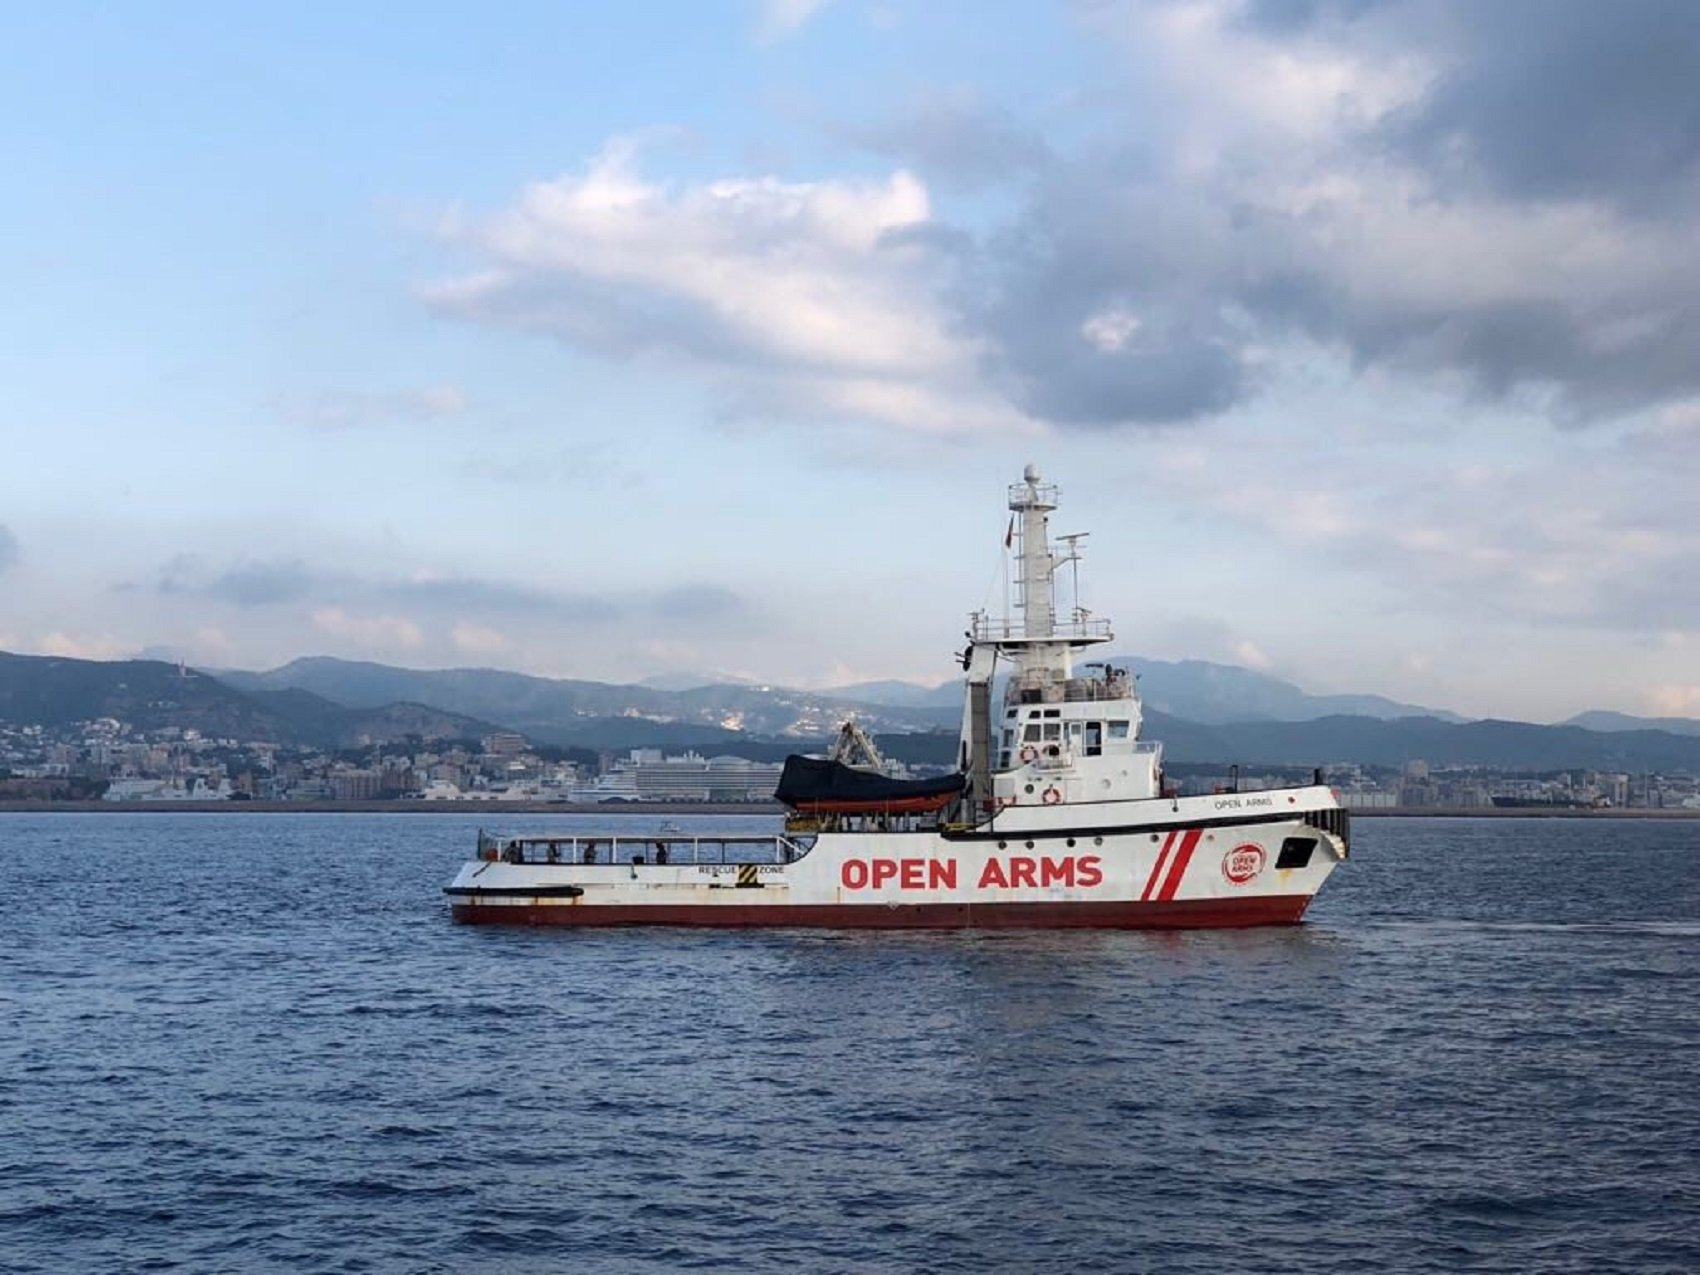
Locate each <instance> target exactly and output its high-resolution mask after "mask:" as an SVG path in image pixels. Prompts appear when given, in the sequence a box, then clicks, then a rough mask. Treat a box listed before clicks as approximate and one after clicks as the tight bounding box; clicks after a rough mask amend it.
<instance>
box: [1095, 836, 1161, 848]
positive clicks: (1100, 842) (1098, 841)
mask: <svg viewBox="0 0 1700 1275" xmlns="http://www.w3.org/2000/svg"><path fill="white" fill-rule="evenodd" d="M1151 840H1153V841H1155V840H1157V838H1156V837H1152V838H1151ZM1092 844H1093V845H1095V846H1101V845H1103V844H1104V838H1102V837H1093V838H1092Z"/></svg>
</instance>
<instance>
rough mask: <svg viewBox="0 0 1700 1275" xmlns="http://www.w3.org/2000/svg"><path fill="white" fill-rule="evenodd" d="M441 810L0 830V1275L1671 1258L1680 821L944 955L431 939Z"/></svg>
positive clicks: (1173, 1268)
mask: <svg viewBox="0 0 1700 1275" xmlns="http://www.w3.org/2000/svg"><path fill="white" fill-rule="evenodd" d="M478 822H480V821H479V820H477V819H475V818H470V817H464V816H449V815H428V814H414V815H399V814H398V815H280V814H263V813H242V814H229V815H224V814H217V815H200V814H146V815H123V814H96V815H75V814H63V815H0V871H3V873H4V877H3V893H0V900H3V902H0V1270H6V1271H13V1272H34V1271H132V1270H134V1271H142V1270H161V1271H164V1270H185V1271H248V1270H254V1271H286V1270H300V1271H381V1272H390V1271H395V1272H411V1271H420V1272H426V1271H437V1272H463V1271H474V1272H485V1271H487V1272H522V1271H546V1270H564V1271H565V1270H570V1271H617V1272H626V1271H632V1272H641V1271H675V1270H708V1271H734V1270H736V1271H753V1272H766V1271H773V1272H786V1273H787V1275H795V1273H797V1272H817V1271H869V1272H874V1271H879V1272H883V1271H941V1272H947V1271H962V1272H981V1271H989V1270H999V1271H1022V1272H1027V1271H1034V1272H1039V1271H1044V1272H1070V1273H1072V1272H1087V1271H1161V1272H1199V1273H1203V1272H1212V1273H1214V1272H1221V1271H1277V1270H1303V1271H1305V1272H1307V1275H1317V1273H1319V1272H1336V1271H1338V1272H1348V1271H1350V1272H1361V1271H1373V1270H1399V1271H1436V1272H1450V1271H1460V1270H1495V1271H1508V1272H1511V1271H1515V1272H1529V1271H1577V1272H1584V1271H1585V1272H1594V1271H1637V1272H1641V1271H1648V1272H1650V1271H1671V1272H1691V1271H1695V1270H1700V1096H1697V1088H1700V822H1686V821H1683V822H1654V821H1634V820H1583V819H1516V820H1508V819H1484V820H1441V819H1434V820H1428V819H1407V820H1395V819H1381V820H1370V819H1360V820H1359V821H1358V823H1357V825H1356V843H1355V845H1354V854H1353V858H1352V860H1351V861H1350V862H1349V863H1348V864H1347V865H1346V866H1344V867H1343V868H1341V869H1340V870H1339V871H1338V872H1336V873H1335V875H1334V877H1333V879H1332V880H1331V881H1330V883H1329V884H1328V886H1327V887H1326V888H1325V889H1324V891H1323V893H1322V895H1321V896H1320V897H1319V899H1318V900H1317V902H1316V903H1315V904H1314V906H1313V907H1312V909H1311V912H1310V919H1309V920H1308V922H1307V923H1306V924H1305V925H1303V926H1302V927H1298V928H1279V929H1264V930H1251V931H1213V932H1195V933H1111V932H1068V933H1063V932H1053V933H1045V932H998V933H978V934H977V933H877V932H869V931H860V932H839V933H834V932H818V931H744V932H738V931H706V932H696V931H689V930H603V931H598V930H565V929H563V930H527V929H509V928H505V927H488V926H456V925H454V924H452V923H451V922H450V920H449V916H448V909H447V906H446V903H445V900H444V898H443V896H442V894H441V893H440V887H441V886H442V885H443V884H444V883H446V882H447V881H448V880H449V879H450V877H451V876H452V875H453V873H454V871H455V869H456V867H457V865H458V864H459V862H460V861H461V860H462V859H463V858H464V857H466V856H467V855H468V853H469V852H470V850H471V848H472V844H473V837H474V831H475V827H476V825H477V824H478ZM685 822H686V823H687V826H688V827H700V828H702V829H704V830H707V829H716V830H734V829H735V830H769V829H772V828H773V827H774V826H775V825H774V822H773V821H771V820H766V819H760V818H753V819H741V818H722V819H702V820H687V821H685ZM658 823H659V821H658V820H649V821H647V822H645V820H644V817H643V816H636V815H631V816H622V817H621V819H620V824H619V826H620V827H622V828H629V829H630V830H631V831H633V832H634V833H635V832H641V831H653V830H654V828H655V827H656V826H658ZM586 826H587V824H586V822H585V821H584V820H582V819H572V818H561V819H549V818H541V817H514V818H510V819H506V820H504V821H503V822H502V829H503V830H504V831H509V830H511V831H522V830H523V831H544V830H547V829H562V830H568V831H571V830H573V829H574V828H580V829H582V828H584V827H586Z"/></svg>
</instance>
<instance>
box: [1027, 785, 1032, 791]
mask: <svg viewBox="0 0 1700 1275" xmlns="http://www.w3.org/2000/svg"><path fill="white" fill-rule="evenodd" d="M1027 791H1028V792H1032V791H1033V785H1032V784H1028V785H1027Z"/></svg>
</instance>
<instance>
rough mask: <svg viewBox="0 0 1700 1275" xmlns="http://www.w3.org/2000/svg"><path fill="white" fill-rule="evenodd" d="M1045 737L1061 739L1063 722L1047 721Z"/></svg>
mask: <svg viewBox="0 0 1700 1275" xmlns="http://www.w3.org/2000/svg"><path fill="white" fill-rule="evenodd" d="M1045 738H1046V739H1061V738H1062V723H1061V722H1046V723H1045Z"/></svg>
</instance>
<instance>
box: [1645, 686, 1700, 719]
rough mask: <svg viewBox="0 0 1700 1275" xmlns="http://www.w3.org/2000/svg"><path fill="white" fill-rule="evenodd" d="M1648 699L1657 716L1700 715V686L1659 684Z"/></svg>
mask: <svg viewBox="0 0 1700 1275" xmlns="http://www.w3.org/2000/svg"><path fill="white" fill-rule="evenodd" d="M1648 700H1649V704H1650V707H1651V709H1652V712H1653V714H1654V716H1656V717H1700V686H1657V687H1654V688H1653V691H1652V693H1651V694H1650V695H1649V696H1648Z"/></svg>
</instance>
